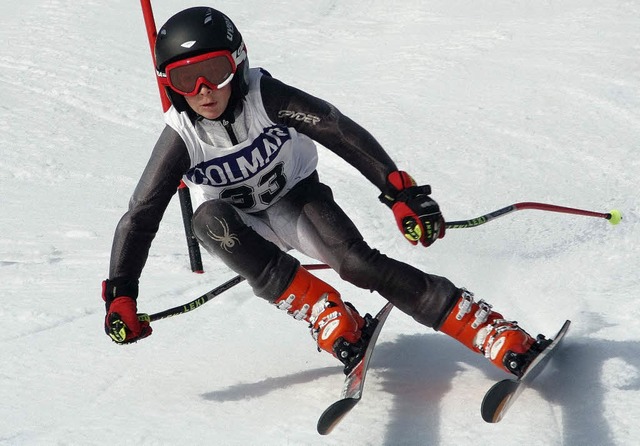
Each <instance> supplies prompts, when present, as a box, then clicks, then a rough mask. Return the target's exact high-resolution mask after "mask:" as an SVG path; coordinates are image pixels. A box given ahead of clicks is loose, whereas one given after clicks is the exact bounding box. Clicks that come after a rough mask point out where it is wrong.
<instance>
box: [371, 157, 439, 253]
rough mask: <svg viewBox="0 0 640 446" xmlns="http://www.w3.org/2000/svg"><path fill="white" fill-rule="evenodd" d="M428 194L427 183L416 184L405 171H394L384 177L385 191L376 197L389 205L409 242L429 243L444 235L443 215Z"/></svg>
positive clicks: (426, 244)
mask: <svg viewBox="0 0 640 446" xmlns="http://www.w3.org/2000/svg"><path fill="white" fill-rule="evenodd" d="M430 193H431V186H428V185H425V186H417V185H416V182H415V181H414V180H413V178H411V176H410V175H409V174H408V173H407V172H403V171H398V170H396V171H394V172H391V173H390V174H389V175H388V176H387V191H386V192H384V193H382V194H381V195H380V197H379V198H380V201H382V202H383V203H384V204H386V205H387V206H389V207H390V208H391V210H392V211H393V214H394V216H395V218H396V223H397V224H398V228H399V229H400V232H402V234H403V235H404V236H405V238H406V239H407V240H409V242H410V243H411V244H412V245H417V244H418V242H420V243H422V245H424V246H430V245H431V244H433V242H435V241H436V240H437V239H439V238H442V237H444V233H445V229H446V228H445V223H444V218H443V217H442V213H441V212H440V207H439V206H438V203H436V202H435V201H434V200H433V199H432V198H431V197H430V196H429V194H430Z"/></svg>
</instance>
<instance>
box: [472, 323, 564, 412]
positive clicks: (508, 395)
mask: <svg viewBox="0 0 640 446" xmlns="http://www.w3.org/2000/svg"><path fill="white" fill-rule="evenodd" d="M570 325H571V321H566V322H565V323H564V325H563V326H562V328H560V331H559V332H558V334H557V335H556V337H555V338H554V339H553V341H552V342H551V343H550V344H549V345H548V346H547V347H546V348H545V349H544V350H543V351H542V352H541V353H540V354H539V355H538V356H536V358H535V359H534V360H533V362H531V364H530V365H529V367H527V369H526V370H525V372H524V374H523V375H522V376H521V377H520V378H518V379H514V378H508V379H503V380H502V381H499V382H497V383H495V384H494V385H493V386H492V387H491V388H490V389H489V391H488V392H487V393H486V394H485V396H484V399H483V400H482V407H481V410H480V412H481V413H482V419H483V420H484V421H486V422H487V423H497V422H499V421H500V420H502V418H503V417H504V416H505V414H506V413H507V411H508V410H509V408H510V407H511V406H512V405H513V403H514V402H515V401H516V400H517V399H518V397H519V396H520V394H521V393H522V391H523V390H524V389H526V388H527V387H529V386H530V384H531V382H532V381H533V380H534V379H536V377H537V376H538V375H539V374H540V372H542V370H544V368H545V367H546V365H547V364H548V363H549V359H551V357H552V356H553V352H554V351H555V349H556V347H558V345H560V342H561V341H562V339H563V338H564V335H565V334H566V333H567V331H568V330H569V326H570Z"/></svg>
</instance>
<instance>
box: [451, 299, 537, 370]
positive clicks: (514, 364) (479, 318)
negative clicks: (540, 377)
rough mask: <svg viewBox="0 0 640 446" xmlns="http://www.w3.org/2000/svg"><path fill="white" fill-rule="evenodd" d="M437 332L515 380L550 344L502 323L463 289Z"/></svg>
mask: <svg viewBox="0 0 640 446" xmlns="http://www.w3.org/2000/svg"><path fill="white" fill-rule="evenodd" d="M440 331H441V332H443V333H446V334H448V335H449V336H451V337H453V338H454V339H456V340H458V341H460V342H461V343H462V344H464V345H466V346H467V347H469V348H470V349H471V350H473V351H475V352H478V353H481V354H483V355H484V356H485V357H486V358H487V359H489V361H491V362H492V363H493V364H495V365H496V366H497V367H498V368H500V369H502V370H505V371H507V372H509V373H513V374H514V375H516V376H518V377H519V376H521V375H522V374H523V373H524V371H525V369H526V367H527V366H528V365H529V364H530V363H531V361H533V359H534V358H535V357H536V356H537V355H538V354H539V353H540V352H541V351H542V350H544V348H545V347H546V346H547V345H548V344H549V342H550V341H549V340H547V339H545V337H544V336H542V335H538V337H537V338H533V337H531V336H530V335H529V334H528V333H527V332H526V331H524V330H523V329H522V328H520V326H519V325H518V323H517V322H516V321H507V320H505V319H504V317H503V316H502V315H501V314H500V313H497V312H495V311H493V310H492V306H491V305H489V304H488V303H486V302H485V301H484V300H480V301H478V302H475V301H474V299H473V293H470V292H469V291H467V290H465V289H463V290H462V296H461V297H460V299H459V300H458V302H457V303H456V306H455V307H454V309H453V310H452V311H451V313H450V314H449V315H448V316H447V318H446V319H445V321H444V323H443V324H442V326H441V327H440Z"/></svg>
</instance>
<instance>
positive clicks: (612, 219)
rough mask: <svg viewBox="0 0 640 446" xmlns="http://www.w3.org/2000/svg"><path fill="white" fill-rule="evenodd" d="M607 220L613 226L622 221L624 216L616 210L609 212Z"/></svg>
mask: <svg viewBox="0 0 640 446" xmlns="http://www.w3.org/2000/svg"><path fill="white" fill-rule="evenodd" d="M607 220H609V223H611V224H612V225H617V224H618V223H620V222H621V221H622V214H621V213H620V211H619V210H617V209H614V210H612V211H611V212H609V218H608V219H607Z"/></svg>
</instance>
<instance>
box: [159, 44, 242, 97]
mask: <svg viewBox="0 0 640 446" xmlns="http://www.w3.org/2000/svg"><path fill="white" fill-rule="evenodd" d="M246 57H247V51H246V48H245V46H244V43H241V44H240V47H239V48H238V50H237V51H235V53H234V54H232V53H231V52H230V51H227V50H223V51H212V52H209V53H204V54H199V55H197V56H193V57H189V58H187V59H182V60H179V61H176V62H172V63H170V64H168V65H167V66H166V68H165V70H164V73H162V72H158V78H159V79H160V83H161V84H162V85H164V86H167V87H169V88H171V89H172V90H173V91H175V92H176V93H178V94H181V95H183V96H195V95H196V94H198V92H199V91H200V88H202V85H206V86H207V87H209V88H211V89H212V90H218V89H220V88H223V87H224V86H226V85H228V84H229V82H231V80H232V79H233V76H234V75H235V73H236V71H237V69H238V65H240V63H242V61H244V60H245V59H246Z"/></svg>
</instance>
